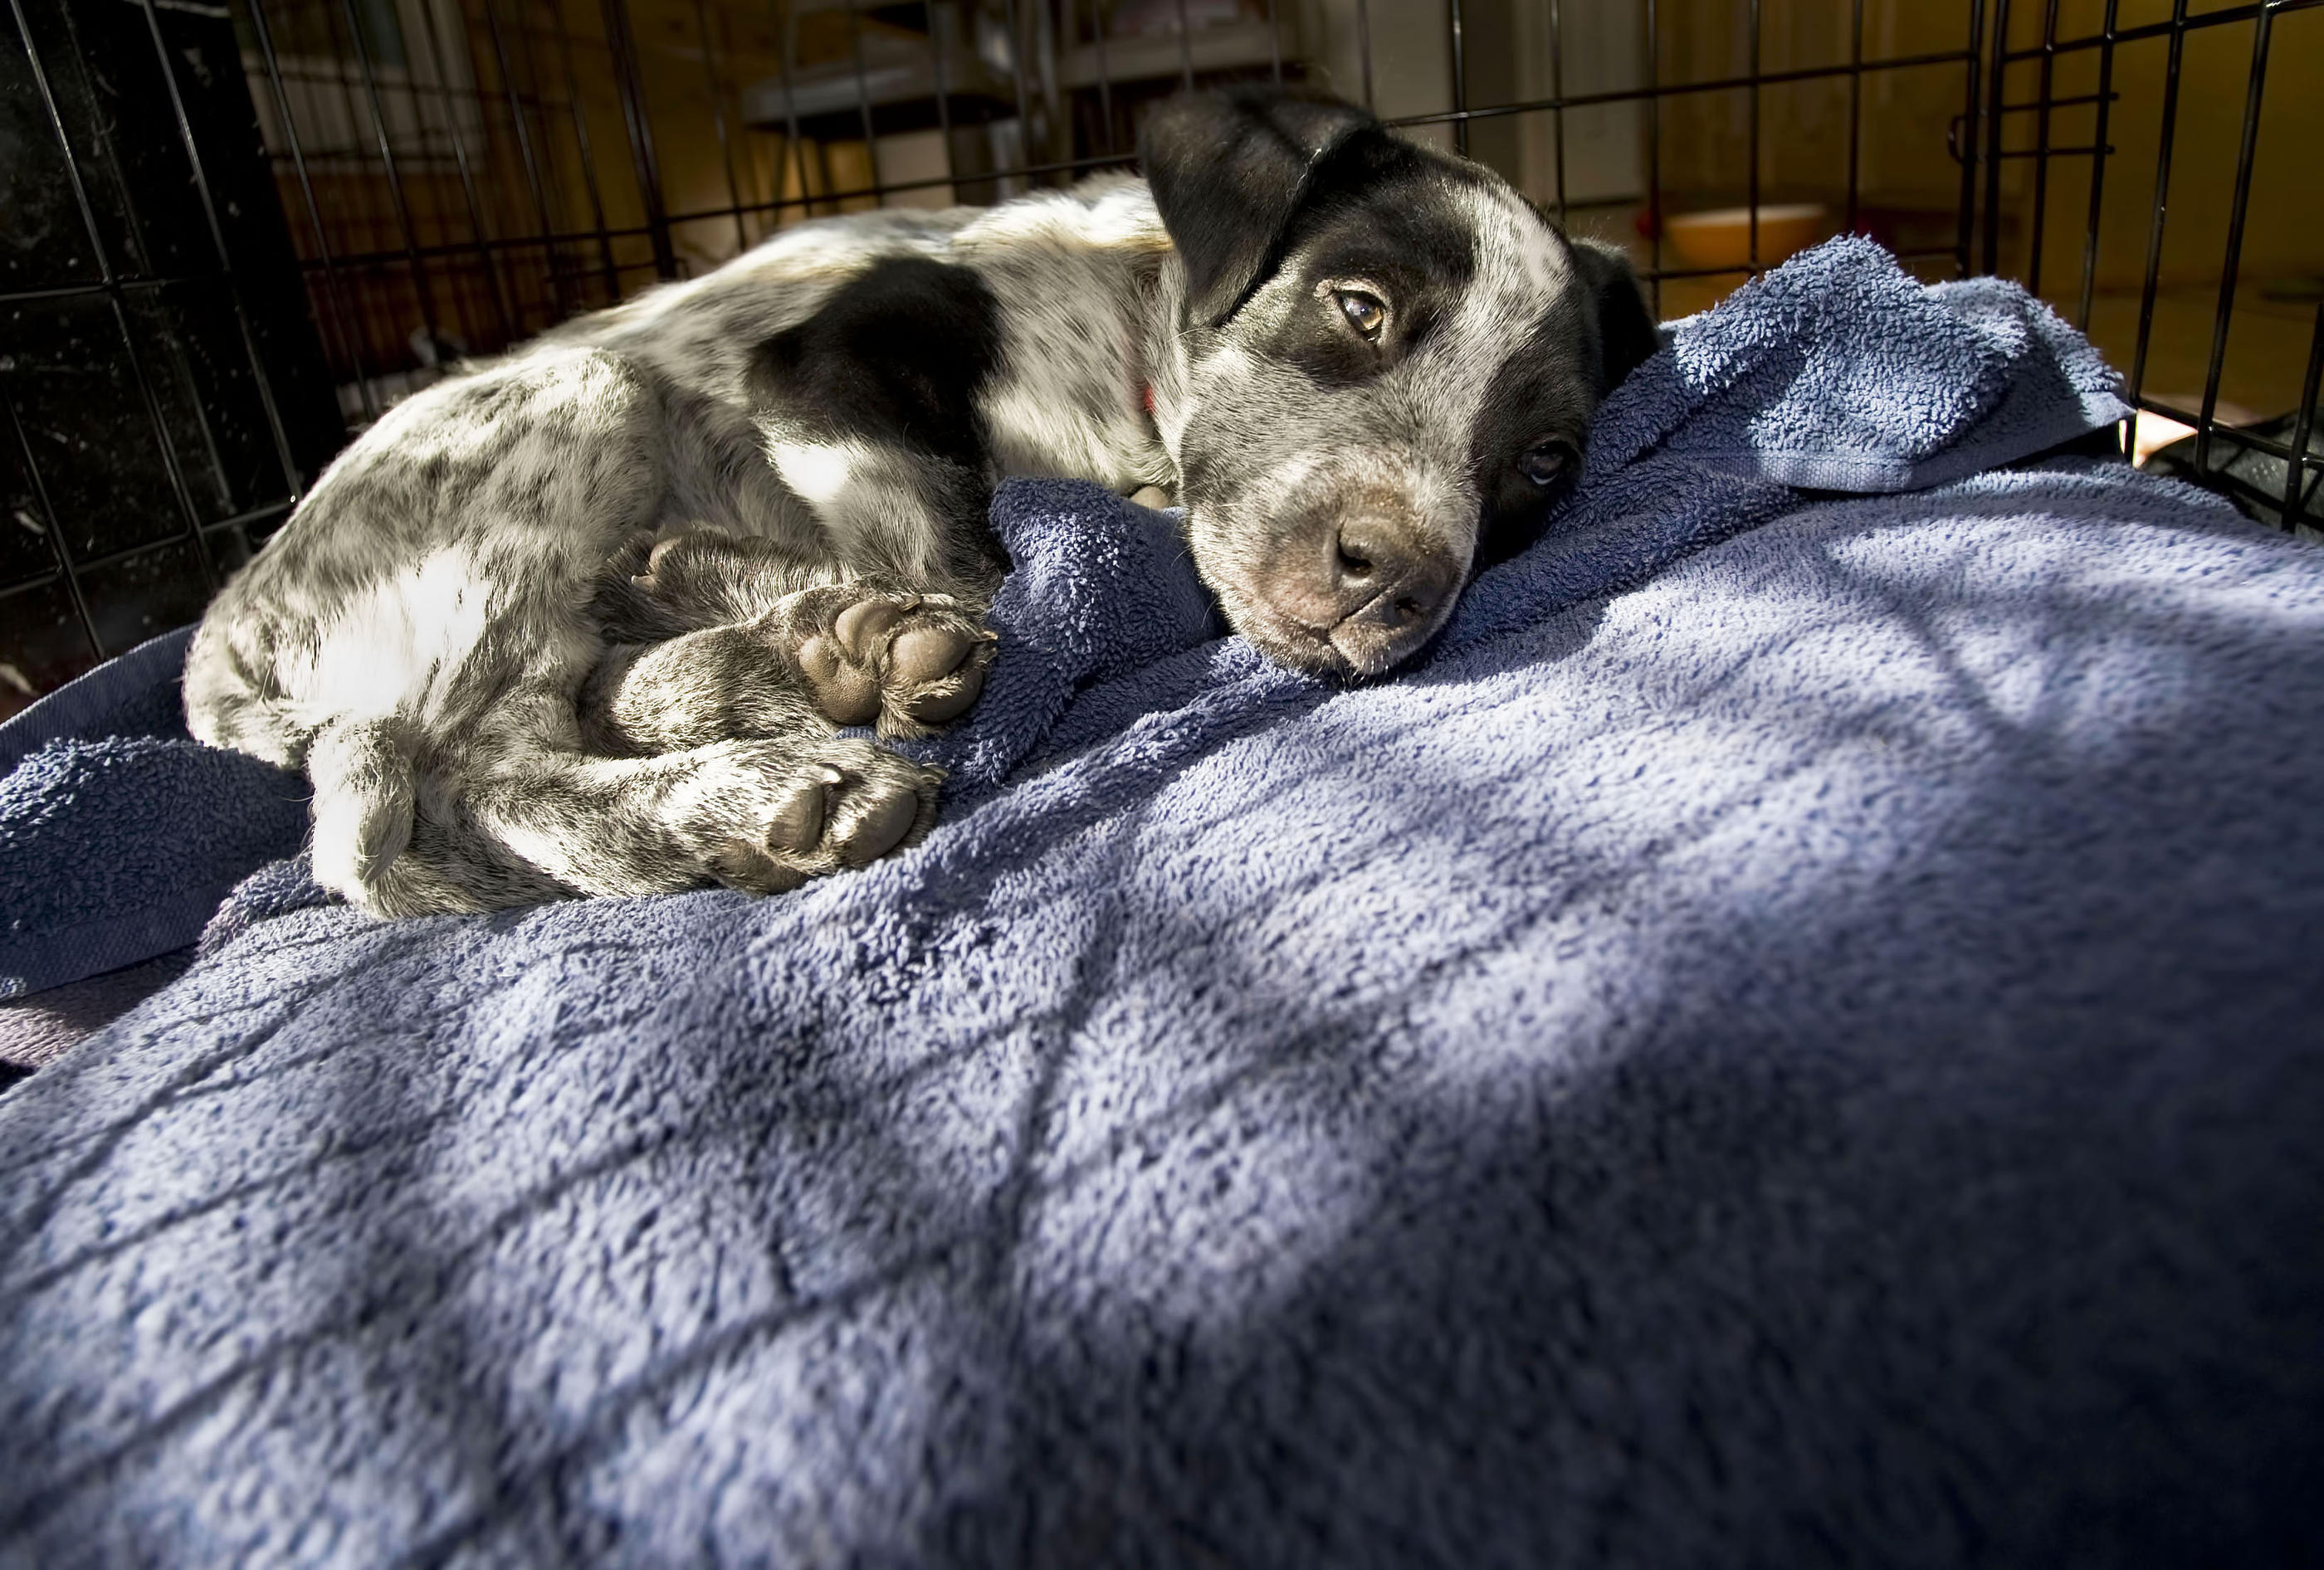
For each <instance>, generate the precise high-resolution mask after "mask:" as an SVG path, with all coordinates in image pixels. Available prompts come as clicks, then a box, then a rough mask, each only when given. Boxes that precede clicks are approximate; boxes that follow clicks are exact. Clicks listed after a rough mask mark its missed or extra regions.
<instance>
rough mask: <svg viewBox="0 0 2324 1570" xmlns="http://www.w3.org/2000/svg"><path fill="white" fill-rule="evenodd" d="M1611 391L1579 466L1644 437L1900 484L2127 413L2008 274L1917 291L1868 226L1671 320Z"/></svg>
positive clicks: (2082, 343) (1783, 473) (1851, 486)
mask: <svg viewBox="0 0 2324 1570" xmlns="http://www.w3.org/2000/svg"><path fill="white" fill-rule="evenodd" d="M1669 338H1670V343H1669V347H1668V350H1667V352H1666V353H1663V354H1660V355H1657V356H1655V358H1654V359H1652V360H1649V361H1648V362H1647V363H1646V364H1645V365H1643V366H1641V367H1640V368H1639V369H1638V371H1637V372H1636V373H1634V374H1633V375H1632V376H1631V378H1630V380H1629V381H1628V383H1627V384H1625V386H1624V387H1623V389H1622V390H1621V392H1620V393H1619V394H1618V396H1617V397H1616V399H1613V400H1611V401H1609V404H1608V406H1607V409H1606V410H1605V412H1604V414H1603V415H1602V416H1601V418H1600V421H1599V425H1598V428H1597V429H1596V430H1595V431H1594V432H1593V433H1592V434H1591V442H1590V454H1589V458H1588V471H1589V473H1592V474H1607V473H1613V472H1615V471H1617V470H1618V469H1620V468H1622V467H1623V466H1624V465H1626V464H1630V463H1632V462H1634V461H1636V460H1637V457H1638V456H1639V455H1640V454H1642V453H1644V452H1646V450H1647V449H1648V448H1649V447H1652V446H1654V445H1656V444H1662V445H1664V446H1665V450H1667V451H1670V452H1674V453H1683V454H1687V455H1689V456H1692V457H1693V458H1695V459H1697V460H1698V461H1700V462H1701V463H1702V464H1705V465H1706V466H1708V467H1710V468H1712V469H1715V470H1719V471H1721V472H1726V473H1738V474H1753V475H1758V476H1762V477H1764V478H1766V479H1769V480H1773V481H1775V482H1779V483H1782V484H1784V485H1794V486H1800V487H1803V488H1806V489H1811V490H1818V491H1851V492H1865V491H1912V490H1918V489H1921V488H1923V487H1925V486H1929V485H1933V484H1937V483H1940V482H1943V481H1946V480H1951V479H1956V478H1958V477H1960V475H1963V474H1969V473H1975V472H1976V471H1978V470H1979V469H1990V468H1997V467H1999V466H2000V465H2002V464H2014V463H2015V462H2016V461H2017V460H2019V459H2020V458H2024V457H2029V456H2031V455H2032V454H2035V453H2038V452H2041V451H2043V449H2045V448H2049V447H2053V446H2056V445H2060V444H2061V443H2063V442H2066V441H2069V440H2070V439H2071V438H2073V437H2074V436H2079V435H2080V434H2081V433H2082V432H2084V431H2088V430H2093V429H2096V428H2097V427H2099V426H2103V425H2108V424H2111V423H2112V422H2114V421H2116V420H2118V419H2122V418H2126V416H2127V415H2128V414H2129V413H2130V406H2129V405H2128V404H2126V403H2125V402H2124V401H2123V399H2122V397H2121V382H2120V378H2119V377H2117V376H2116V374H2115V372H2114V371H2113V370H2112V369H2111V368H2110V367H2108V366H2107V363H2106V362H2105V361H2104V359H2103V358H2101V357H2100V355H2099V354H2098V351H2097V350H2096V349H2094V348H2092V347H2091V345H2090V344H2089V341H2088V340H2087V339H2085V338H2083V337H2082V335H2080V334H2079V333H2077V332H2075V331H2074V330H2073V329H2072V328H2071V327H2070V326H2067V325H2066V324H2065V323H2063V322H2061V321H2060V320H2059V319H2058V318H2057V317H2056V316H2055V315H2054V314H2053V313H2052V311H2051V310H2050V308H2048V307H2047V306H2044V305H2043V304H2042V302H2041V301H2039V300H2037V299H2034V298H2032V297H2030V296H2028V295H2027V294H2026V293H2025V291H2024V289H2019V288H2018V287H2017V286H2016V285H2015V284H2014V283H2010V282H2007V281H2006V280H2001V279H1995V278H1973V279H1966V280H1961V281H1960V282H1955V283H1945V284H1939V285H1937V286H1936V287H1935V288H1932V289H1930V288H1923V286H1922V285H1920V284H1918V283H1916V282H1914V280H1913V279H1912V278H1910V277H1909V276H1907V275H1906V274H1905V273H1904V271H1903V270H1902V269H1900V268H1899V267H1898V266H1897V265H1896V263H1895V260H1894V259H1893V258H1892V257H1890V256H1889V254H1888V253H1887V252H1885V251H1883V250H1882V249H1880V247H1879V246H1877V245H1876V244H1874V243H1872V242H1871V241H1869V240H1860V239H1855V238H1852V237H1849V236H1842V237H1841V238H1840V239H1837V240H1831V241H1827V242H1826V243H1823V244H1821V245H1819V246H1817V247H1816V248H1815V249H1814V250H1812V251H1808V252H1803V253H1801V254H1800V255H1798V256H1795V257H1794V258H1793V259H1792V260H1790V261H1789V262H1785V263H1784V265H1783V266H1781V267H1779V268H1777V269H1776V270H1775V271H1773V272H1770V273H1768V274H1767V275H1766V276H1765V277H1763V278H1760V279H1758V280H1755V281H1753V282H1751V283H1748V284H1746V285H1744V286H1743V288H1741V289H1738V290H1737V291H1736V292H1735V293H1734V294H1733V295H1731V296H1729V298H1727V299H1725V300H1723V301H1721V302H1720V305H1718V306H1717V307H1715V308H1712V309H1711V310H1710V311H1707V312H1704V313H1703V314H1702V315H1701V316H1698V317H1690V318H1688V319H1687V320H1685V321H1683V322H1681V323H1679V324H1677V325H1676V326H1674V327H1673V328H1671V329H1670V330H1669Z"/></svg>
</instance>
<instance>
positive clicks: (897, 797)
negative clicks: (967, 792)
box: [463, 733, 941, 894]
mask: <svg viewBox="0 0 2324 1570" xmlns="http://www.w3.org/2000/svg"><path fill="white" fill-rule="evenodd" d="M940 777H941V776H939V774H938V773H937V771H936V770H934V769H931V768H926V767H921V766H920V765H918V764H916V763H913V762H911V761H910V760H909V759H908V758H904V757H899V756H898V755H896V754H895V753H892V752H890V751H888V750H887V749H886V748H881V747H878V746H875V745H873V744H872V743H871V742H868V741H857V740H853V739H848V738H845V737H836V736H830V735H801V734H796V733H794V734H792V735H788V736H783V737H778V738H770V739H735V740H723V741H714V742H711V743H709V744H708V745H706V746H702V747H694V748H687V749H685V750H683V751H677V752H669V753H664V754H661V755H660V756H658V757H632V758H612V757H590V756H586V755H583V754H579V753H546V752H544V753H539V754H536V755H533V756H530V757H521V758H512V759H510V760H508V761H507V762H505V763H504V764H503V765H502V766H501V767H498V768H496V769H494V770H493V773H492V774H491V775H490V776H488V777H486V778H483V779H473V778H472V779H471V780H469V781H468V782H466V789H465V791H464V793H463V797H464V808H465V811H466V813H468V814H469V815H470V816H471V817H472V818H473V819H474V821H475V823H476V825H477V826H478V828H479V829H480V830H481V831H483V832H484V834H485V835H486V836H488V837H489V838H490V839H492V840H495V841H497V842H498V843H500V844H501V845H503V846H506V847H507V848H508V849H510V850H512V851H513V852H515V853H516V854H517V855H518V856H520V857H521V858H523V859H524V860H525V861H526V862H527V863H529V864H530V866H532V867H534V868H539V870H540V871H541V872H544V873H546V874H548V875H549V877H553V878H555V879H556V880H557V881H558V883H559V884H561V885H563V886H565V887H566V888H567V889H570V890H574V891H577V892H580V893H584V894H656V893H662V892H667V891H670V890H675V889H682V888H690V887H696V886H701V885H703V884H705V883H708V882H712V881H715V882H719V883H724V884H725V885H727V886H730V887H734V888H742V889H747V890H750V891H752V892H753V893H773V892H776V891H779V890H782V889H787V888H792V887H795V886H798V884H800V883H802V882H804V881H806V880H807V878H810V877H818V876H821V875H822V874H825V873H827V872H835V871H837V870H838V869H840V868H844V867H861V866H862V865H864V864H866V863H868V862H871V861H873V860H876V859H877V858H880V857H882V856H885V855H886V854H888V853H889V852H890V851H891V850H894V849H898V848H899V846H902V845H904V844H907V843H908V842H910V841H911V840H915V839H917V838H918V836H919V835H921V834H922V833H925V832H926V831H927V827H928V825H929V823H930V822H932V821H933V818H934V814H935V810H936V785H937V782H938V780H939V779H940Z"/></svg>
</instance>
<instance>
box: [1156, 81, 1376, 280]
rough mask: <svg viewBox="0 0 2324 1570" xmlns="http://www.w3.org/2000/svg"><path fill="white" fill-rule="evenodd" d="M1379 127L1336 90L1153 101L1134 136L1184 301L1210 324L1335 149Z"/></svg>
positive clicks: (1272, 254)
mask: <svg viewBox="0 0 2324 1570" xmlns="http://www.w3.org/2000/svg"><path fill="white" fill-rule="evenodd" d="M1366 132H1369V133H1375V134H1385V133H1382V132H1381V131H1380V127H1379V121H1377V120H1375V119H1373V118H1372V116H1370V115H1368V114H1366V113H1365V112H1364V111H1363V110H1361V109H1359V108H1357V107H1355V106H1353V105H1351V104H1342V103H1341V102H1340V101H1339V100H1338V99H1336V98H1325V97H1321V96H1307V95H1303V94H1298V93H1286V92H1282V91H1279V90H1268V89H1258V88H1242V89H1240V90H1233V89H1231V90H1229V91H1226V92H1221V93H1197V94H1193V95H1189V96H1183V97H1177V98H1171V99H1168V100H1167V101H1165V102H1164V103H1161V104H1159V105H1157V106H1155V109H1154V112H1153V113H1152V114H1151V115H1148V117H1147V120H1146V126H1145V129H1144V131H1143V132H1142V133H1140V134H1139V148H1138V151H1139V160H1140V161H1142V162H1143V163H1144V164H1145V166H1146V179H1147V182H1148V184H1149V185H1151V186H1152V187H1153V188H1154V206H1155V207H1156V209H1157V210H1158V211H1159V212H1160V213H1161V215H1162V225H1163V227H1165V228H1167V230H1169V231H1170V239H1171V242H1172V243H1174V244H1175V245H1176V247H1177V248H1178V254H1179V255H1180V256H1181V257H1182V258H1184V259H1185V263H1186V304H1187V311H1188V314H1189V316H1190V317H1192V318H1193V319H1194V320H1195V321H1199V322H1203V323H1204V324H1206V325H1208V326H1219V325H1220V324H1221V323H1222V322H1224V321H1225V320H1226V319H1227V318H1228V317H1231V316H1232V315H1234V313H1235V311H1236V309H1237V308H1239V307H1240V306H1241V304H1242V302H1243V301H1244V300H1245V299H1246V298H1249V297H1250V292H1251V290H1252V289H1256V288H1258V287H1259V284H1260V283H1261V282H1262V281H1264V280H1265V279H1266V277H1267V274H1268V269H1269V268H1270V267H1271V266H1272V265H1273V264H1274V262H1276V261H1277V252H1278V251H1279V249H1280V247H1281V245H1282V242H1283V236H1284V231H1285V229H1286V228H1287V227H1288V226H1289V225H1290V223H1291V218H1292V215H1294V214H1295V213H1296V212H1297V211H1298V210H1299V206H1300V204H1301V203H1302V202H1303V201H1305V199H1306V197H1307V194H1308V192H1309V190H1310V189H1312V188H1313V187H1314V182H1315V178H1316V175H1317V173H1318V171H1319V170H1322V169H1323V165H1324V164H1325V163H1326V162H1328V161H1330V159H1331V158H1332V155H1333V153H1335V152H1337V151H1339V150H1340V149H1341V148H1342V147H1343V146H1345V145H1346V144H1347V142H1348V141H1349V139H1350V138H1351V137H1354V136H1357V135H1360V134H1362V133H1366Z"/></svg>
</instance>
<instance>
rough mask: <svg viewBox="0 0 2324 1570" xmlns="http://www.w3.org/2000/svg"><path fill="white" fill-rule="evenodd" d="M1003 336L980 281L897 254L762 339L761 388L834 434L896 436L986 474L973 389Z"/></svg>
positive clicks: (756, 372)
mask: <svg viewBox="0 0 2324 1570" xmlns="http://www.w3.org/2000/svg"><path fill="white" fill-rule="evenodd" d="M1000 343H1001V310H1000V307H999V305H998V304H997V303H996V302H995V301H994V299H993V298H992V290H991V289H990V288H988V287H987V286H986V285H985V282H984V280H982V279H981V278H979V277H978V276H977V275H976V274H975V273H974V272H972V271H969V270H968V269H967V268H965V267H953V266H948V265H946V264H945V263H944V262H931V261H929V260H927V258H925V257H918V256H899V257H890V258H887V259H885V260H883V261H880V262H873V263H871V265H870V266H869V267H867V268H865V269H864V270H863V271H862V272H861V273H859V274H857V275H856V276H855V277H854V278H853V279H850V280H848V281H847V282H846V283H844V284H842V285H841V286H840V287H839V288H838V289H835V290H833V291H832V293H831V295H830V296H829V297H828V298H825V301H824V302H823V307H822V308H821V309H820V310H818V311H816V313H815V315H813V316H811V317H808V318H807V320H806V321H803V322H801V323H800V324H799V325H798V326H795V327H792V328H789V329H788V330H787V331H785V332H781V333H778V334H777V335H775V336H773V337H771V338H770V339H768V340H767V341H766V343H764V344H761V345H760V347H759V350H758V353H757V355H756V357H755V360H754V362H753V364H752V397H753V398H754V399H757V400H758V401H760V402H761V403H763V404H766V405H770V406H773V407H779V408H781V409H784V410H785V411H786V412H787V413H792V414H795V415H796V416H797V417H798V418H803V419H806V420H807V421H808V422H809V423H811V424H813V425H815V426H817V427H821V429H822V430H823V431H824V433H825V434H827V435H829V436H863V437H869V438H871V439H874V440H878V441H882V442H889V443H893V444H896V445H901V446H908V447H911V448H914V449H916V450H918V451H920V452H924V453H927V454H931V455H933V456H936V457H940V458H945V459H948V460H950V461H951V462H952V463H954V464H959V465H961V466H963V467H964V468H967V469H972V470H979V469H982V466H983V462H984V438H983V435H982V432H981V431H980V430H979V429H978V428H977V423H976V396H977V393H978V391H979V390H981V389H982V387H983V385H984V383H985V382H986V381H988V380H989V379H990V378H991V375H992V372H993V367H994V365H995V364H996V363H997V362H998V360H999V358H1000Z"/></svg>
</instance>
